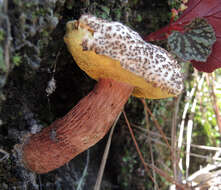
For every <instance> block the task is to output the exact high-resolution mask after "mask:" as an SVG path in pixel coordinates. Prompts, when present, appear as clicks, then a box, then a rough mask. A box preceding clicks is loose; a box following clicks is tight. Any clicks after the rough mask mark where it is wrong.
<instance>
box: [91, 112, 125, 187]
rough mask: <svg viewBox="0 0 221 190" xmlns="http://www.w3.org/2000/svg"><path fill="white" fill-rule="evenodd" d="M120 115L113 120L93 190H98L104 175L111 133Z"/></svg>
mask: <svg viewBox="0 0 221 190" xmlns="http://www.w3.org/2000/svg"><path fill="white" fill-rule="evenodd" d="M120 115H121V113H120V114H119V115H118V117H117V119H116V120H115V122H114V124H113V126H112V128H111V131H110V133H109V137H108V140H107V144H106V147H105V150H104V154H103V158H102V161H101V165H100V168H99V171H98V175H97V179H96V183H95V186H94V190H100V186H101V181H102V178H103V174H104V168H105V165H106V162H107V157H108V153H109V150H110V145H111V140H112V136H113V132H114V129H115V126H116V124H117V121H118V119H119V117H120Z"/></svg>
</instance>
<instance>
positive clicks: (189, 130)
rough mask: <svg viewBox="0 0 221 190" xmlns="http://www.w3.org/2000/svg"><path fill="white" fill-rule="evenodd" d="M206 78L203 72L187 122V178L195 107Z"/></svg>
mask: <svg viewBox="0 0 221 190" xmlns="http://www.w3.org/2000/svg"><path fill="white" fill-rule="evenodd" d="M204 78H205V74H204V73H203V74H202V77H201V79H200V80H199V82H198V88H197V93H196V96H195V98H194V101H193V104H192V108H191V111H190V112H191V113H190V116H189V118H190V119H189V120H188V123H187V139H186V179H187V178H188V175H189V165H190V147H191V140H192V129H193V119H194V115H195V109H196V103H197V101H198V97H199V92H200V90H201V88H202V85H203V81H204Z"/></svg>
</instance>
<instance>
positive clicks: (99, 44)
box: [22, 14, 183, 173]
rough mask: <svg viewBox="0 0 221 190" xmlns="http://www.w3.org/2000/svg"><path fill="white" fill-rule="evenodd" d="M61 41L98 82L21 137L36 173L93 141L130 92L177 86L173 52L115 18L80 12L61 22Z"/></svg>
mask: <svg viewBox="0 0 221 190" xmlns="http://www.w3.org/2000/svg"><path fill="white" fill-rule="evenodd" d="M64 41H65V43H66V45H67V47H68V49H69V51H70V53H71V54H72V56H73V58H74V59H75V61H76V63H77V64H78V66H79V67H80V68H81V69H82V70H84V71H85V72H86V73H87V74H88V75H89V76H90V77H91V78H93V79H95V80H97V81H98V83H97V84H96V86H95V88H94V89H93V91H92V92H90V93H89V94H88V95H87V96H86V97H84V98H83V99H82V100H80V102H79V103H78V104H77V105H76V106H75V107H74V108H72V109H71V110H70V111H69V112H68V113H67V114H66V115H65V116H64V117H63V118H61V119H58V120H56V121H55V122H53V123H52V124H51V125H50V126H49V127H47V128H44V129H43V130H42V131H41V132H39V133H37V134H34V135H31V136H30V137H28V138H27V139H26V140H25V143H24V144H23V146H22V160H23V163H24V164H25V166H26V167H27V168H28V169H30V170H32V171H34V172H36V173H46V172H49V171H51V170H54V169H56V168H58V167H60V166H62V165H64V164H65V163H67V162H68V161H70V160H71V159H73V158H74V157H75V156H77V155H78V154H80V153H81V152H83V151H85V150H86V149H88V148H89V147H91V146H93V145H94V144H96V143H97V142H98V141H99V140H100V139H102V138H103V137H104V135H105V134H106V133H107V132H108V130H109V129H110V127H111V125H112V123H113V122H114V120H115V118H116V117H117V115H119V113H120V112H121V111H122V109H123V107H124V104H125V103H126V102H127V100H128V98H129V97H130V95H131V94H132V95H133V96H136V97H144V98H150V99H159V98H167V97H173V96H177V95H178V94H179V93H180V92H181V91H182V89H183V82H182V80H183V77H182V74H181V68H180V66H179V65H178V64H177V61H176V60H175V59H174V58H173V56H172V55H171V54H169V53H168V52H167V51H166V50H164V49H162V48H160V47H158V46H155V45H152V44H150V43H147V42H145V41H143V39H142V38H141V37H140V36H139V34H138V33H136V32H134V31H133V30H131V29H130V28H128V27H127V26H124V25H123V24H121V23H119V22H109V21H106V20H103V19H100V18H97V17H95V16H92V15H88V14H85V15H82V16H81V17H80V19H79V20H78V21H69V22H68V23H67V24H66V34H65V36H64Z"/></svg>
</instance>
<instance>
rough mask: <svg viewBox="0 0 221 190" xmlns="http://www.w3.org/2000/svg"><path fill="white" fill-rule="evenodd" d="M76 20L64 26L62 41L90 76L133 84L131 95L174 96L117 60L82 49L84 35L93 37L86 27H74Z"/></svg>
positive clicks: (156, 97)
mask: <svg viewBox="0 0 221 190" xmlns="http://www.w3.org/2000/svg"><path fill="white" fill-rule="evenodd" d="M75 26H76V21H69V22H68V23H67V26H66V34H65V36H64V41H65V43H66V45H67V47H68V49H69V51H70V53H71V54H72V56H73V58H74V60H75V61H76V63H77V64H78V66H79V67H80V68H81V69H82V70H83V71H85V72H86V73H87V74H88V75H89V76H90V77H91V78H93V79H95V80H99V79H100V78H110V79H114V80H117V81H121V82H125V83H127V84H130V85H132V86H134V90H133V93H132V95H133V96H136V97H144V98H150V99H160V98H168V97H172V96H174V95H173V94H169V93H168V92H167V91H166V90H161V88H159V87H158V88H157V87H154V86H153V85H152V84H151V83H149V82H147V81H146V80H145V79H144V78H143V77H140V76H138V75H136V74H134V73H132V72H130V71H128V70H125V69H124V68H122V66H121V64H120V62H119V61H117V60H114V59H112V58H110V57H107V56H104V55H99V54H96V53H95V52H94V51H83V50H82V40H83V38H84V36H85V35H87V36H89V37H91V38H93V34H92V32H90V31H89V30H88V29H89V28H88V27H85V28H82V27H77V28H76V27H75Z"/></svg>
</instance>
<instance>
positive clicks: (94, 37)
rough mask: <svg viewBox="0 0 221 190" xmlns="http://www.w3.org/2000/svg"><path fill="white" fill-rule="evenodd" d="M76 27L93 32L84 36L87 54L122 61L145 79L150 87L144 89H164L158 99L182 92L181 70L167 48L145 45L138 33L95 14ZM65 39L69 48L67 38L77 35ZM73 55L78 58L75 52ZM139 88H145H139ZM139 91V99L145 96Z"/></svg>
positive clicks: (125, 66)
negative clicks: (92, 53) (91, 53)
mask: <svg viewBox="0 0 221 190" xmlns="http://www.w3.org/2000/svg"><path fill="white" fill-rule="evenodd" d="M69 24H70V23H69ZM67 25H68V24H67ZM74 25H75V30H84V31H85V30H86V31H87V32H88V31H89V33H84V35H82V39H81V44H80V45H81V48H82V51H83V52H94V53H95V54H96V55H101V56H107V57H109V58H111V59H112V60H115V61H117V62H119V63H120V66H121V67H122V68H123V69H124V70H126V71H128V72H129V73H132V74H133V75H135V76H137V77H141V78H142V79H143V80H144V81H145V82H146V83H147V84H148V85H147V87H144V88H149V87H150V86H151V91H152V90H154V89H155V88H157V89H158V91H159V89H160V91H162V93H161V92H160V95H159V97H158V96H157V95H156V98H162V97H164V95H163V94H164V92H165V97H170V96H176V95H178V94H179V93H180V92H181V91H182V89H183V77H182V73H181V67H180V66H179V64H178V63H177V61H176V60H175V59H174V58H173V56H172V55H171V54H170V53H168V52H167V51H166V50H164V49H163V48H161V47H158V46H155V45H153V44H150V43H147V42H145V41H144V40H143V39H142V38H141V37H140V35H139V34H138V33H137V32H135V31H133V30H132V29H130V28H129V27H127V26H124V25H123V24H121V23H119V22H110V21H106V20H103V19H100V18H97V17H95V16H92V15H82V16H81V17H80V19H79V20H78V21H77V22H76V21H75V22H74ZM67 33H70V31H69V32H67ZM65 38H66V39H65V42H66V43H67V45H68V43H70V42H68V40H67V39H68V38H73V36H72V37H70V36H68V34H66V37H65ZM69 41H70V40H69ZM68 46H70V45H68ZM70 49H71V48H70V47H69V50H70ZM70 51H73V49H72V50H70ZM72 55H73V57H74V58H75V55H74V54H73V53H72ZM78 62H79V60H78ZM81 62H82V61H81ZM101 64H102V63H101ZM113 65H114V64H113ZM113 75H114V74H113ZM108 76H109V74H108ZM92 77H93V76H92ZM117 79H118V77H117ZM133 85H136V84H133ZM142 85H143V84H142ZM135 87H136V86H135ZM137 87H138V88H142V87H139V85H137ZM136 90H137V92H138V91H139V92H138V95H137V96H144V95H139V93H140V89H136ZM141 91H142V90H141ZM149 93H151V92H149ZM157 93H158V92H157ZM158 94H159V93H158ZM135 95H136V93H135ZM153 96H154V95H153ZM153 96H152V95H151V98H155V97H153Z"/></svg>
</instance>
